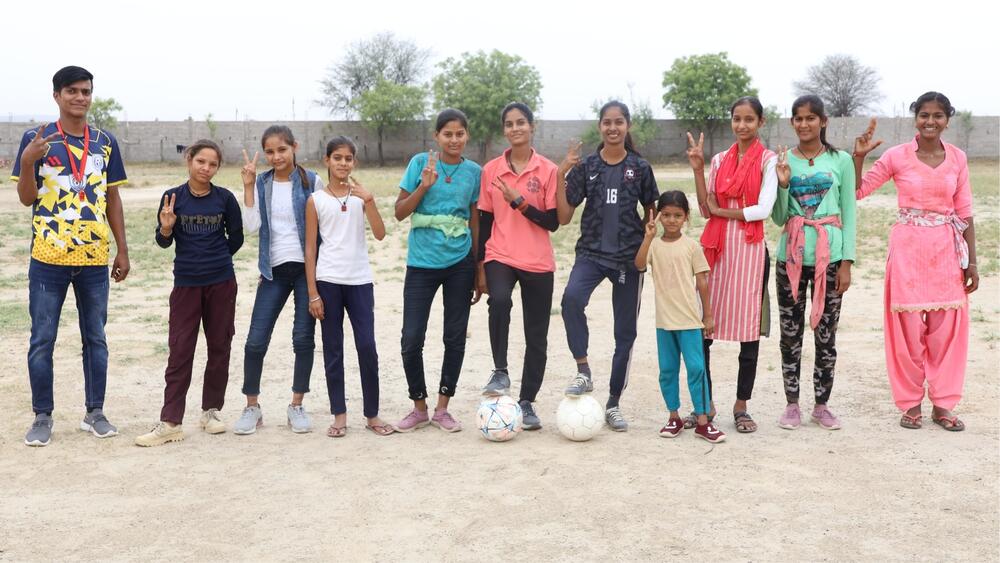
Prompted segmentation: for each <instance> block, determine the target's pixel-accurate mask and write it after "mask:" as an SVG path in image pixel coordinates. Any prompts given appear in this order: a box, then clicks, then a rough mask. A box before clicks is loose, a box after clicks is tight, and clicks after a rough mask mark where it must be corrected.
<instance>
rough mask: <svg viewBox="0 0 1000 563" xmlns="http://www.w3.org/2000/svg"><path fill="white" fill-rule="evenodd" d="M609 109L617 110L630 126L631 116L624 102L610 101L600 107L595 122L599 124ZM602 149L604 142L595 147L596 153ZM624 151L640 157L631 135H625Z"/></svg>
mask: <svg viewBox="0 0 1000 563" xmlns="http://www.w3.org/2000/svg"><path fill="white" fill-rule="evenodd" d="M611 108H618V110H619V111H621V112H622V116H623V117H625V123H627V124H628V125H629V126H631V125H632V114H631V113H630V112H629V111H628V106H627V105H625V103H624V102H620V101H618V100H611V101H610V102H608V103H606V104H604V105H603V106H601V111H599V112H597V122H598V123H600V122H601V121H602V120H603V119H604V114H605V113H607V111H608V110H609V109H611ZM603 148H604V141H601V144H599V145H597V152H601V149H603ZM625 150H626V151H628V152H631V153H635V155H636V156H642V155H641V154H639V151H637V150H635V144H634V143H633V142H632V133H625Z"/></svg>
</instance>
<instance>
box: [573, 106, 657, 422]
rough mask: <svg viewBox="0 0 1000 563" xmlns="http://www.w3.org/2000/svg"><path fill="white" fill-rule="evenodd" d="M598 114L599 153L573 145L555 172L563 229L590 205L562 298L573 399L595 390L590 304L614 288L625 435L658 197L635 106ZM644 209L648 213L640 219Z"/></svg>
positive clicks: (611, 409) (611, 413)
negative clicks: (649, 233) (645, 258)
mask: <svg viewBox="0 0 1000 563" xmlns="http://www.w3.org/2000/svg"><path fill="white" fill-rule="evenodd" d="M599 117H600V119H599V123H598V127H599V129H600V133H601V144H600V145H598V147H597V151H596V152H594V153H593V154H591V155H589V156H587V157H586V158H584V159H581V157H580V153H579V149H580V145H579V144H577V145H576V146H573V147H571V148H570V151H569V153H568V154H567V155H566V158H565V160H563V162H562V163H561V164H560V165H559V172H558V174H557V175H556V176H557V179H558V189H557V194H556V201H557V209H558V215H559V223H560V224H562V225H565V224H567V223H569V222H570V221H571V220H572V219H573V213H574V211H575V210H576V208H577V206H579V205H580V204H581V203H583V202H584V201H586V205H585V207H584V209H583V217H582V218H581V220H580V239H579V240H578V241H577V243H576V262H575V263H574V264H573V270H572V271H571V272H570V275H569V282H568V283H567V284H566V290H565V292H564V293H563V298H562V317H563V322H565V324H566V339H567V340H568V341H569V348H570V351H571V352H572V353H573V358H575V359H576V366H575V369H576V372H577V375H576V376H575V377H574V378H573V381H572V383H570V385H569V387H567V388H566V395H567V396H570V397H574V396H579V395H582V394H583V393H586V392H589V391H593V389H594V384H593V381H592V376H591V370H590V365H589V363H588V362H587V346H588V343H589V342H588V341H589V336H590V334H589V331H588V329H587V316H586V307H587V302H588V301H589V300H590V295H591V294H592V293H593V292H594V289H595V288H597V286H598V284H600V283H601V282H602V281H604V280H608V281H610V282H611V283H612V285H613V289H612V295H611V301H612V307H613V309H614V319H615V320H614V337H615V352H614V358H613V359H612V363H611V382H610V393H609V396H608V401H607V405H606V407H605V408H606V411H605V419H606V420H607V422H608V425H609V426H610V427H611V429H612V430H615V431H617V432H624V431H625V430H628V423H627V422H626V421H625V418H624V416H622V413H621V410H620V409H619V407H618V401H619V398H620V397H621V394H622V391H624V389H625V386H626V384H627V383H628V371H629V364H630V363H631V358H632V344H633V342H635V336H636V319H637V317H638V315H639V301H640V297H641V295H642V274H643V272H640V271H639V270H637V269H636V267H635V256H636V253H637V252H638V250H639V247H640V246H641V245H642V241H643V238H644V233H645V225H646V223H648V222H649V220H650V217H652V216H653V213H654V212H655V205H656V198H657V197H658V196H659V192H658V191H657V188H656V179H655V178H654V177H653V169H652V167H650V165H649V163H648V162H646V161H645V160H644V159H643V158H642V156H641V155H640V154H639V153H638V152H637V151H636V150H635V147H634V146H633V144H632V137H631V135H630V134H629V127H630V126H631V124H632V118H631V116H630V114H629V109H628V106H626V105H625V104H623V103H621V102H619V101H610V102H608V103H606V104H604V106H603V107H601V110H600V113H599ZM640 207H641V208H642V209H643V212H644V215H640V214H639V208H640Z"/></svg>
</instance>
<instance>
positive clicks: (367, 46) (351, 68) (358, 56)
mask: <svg viewBox="0 0 1000 563" xmlns="http://www.w3.org/2000/svg"><path fill="white" fill-rule="evenodd" d="M428 57H430V51H429V50H427V49H423V48H420V47H418V46H417V44H416V43H414V42H413V41H409V40H405V39H398V38H396V36H395V35H394V34H392V33H391V32H383V33H379V34H376V35H374V36H372V37H370V38H368V39H362V40H360V41H356V42H355V43H352V44H351V45H350V46H349V47H347V49H346V50H345V52H344V55H343V57H342V58H341V59H340V60H339V61H338V62H336V63H335V64H333V65H332V66H331V67H330V68H329V69H328V70H327V75H326V77H325V78H323V79H322V80H320V84H321V86H322V97H321V98H320V99H319V100H318V103H319V104H320V105H322V106H325V107H327V108H328V109H329V110H330V113H331V114H337V113H340V114H343V115H344V117H353V116H354V112H355V111H356V110H357V108H356V105H355V103H354V101H355V99H356V98H357V97H358V96H360V95H362V94H364V93H365V92H367V91H368V90H371V89H372V88H374V87H375V86H376V85H378V84H379V83H380V82H382V81H383V80H384V81H388V82H392V83H393V84H400V85H404V86H415V85H417V84H418V82H419V81H420V77H421V76H423V74H424V72H425V71H426V69H427V59H428Z"/></svg>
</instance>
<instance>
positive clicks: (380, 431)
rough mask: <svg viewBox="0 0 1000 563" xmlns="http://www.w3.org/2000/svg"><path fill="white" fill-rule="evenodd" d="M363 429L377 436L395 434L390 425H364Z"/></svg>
mask: <svg viewBox="0 0 1000 563" xmlns="http://www.w3.org/2000/svg"><path fill="white" fill-rule="evenodd" d="M365 428H367V429H368V430H371V431H372V432H373V433H375V434H376V435H378V436H388V435H389V434H395V433H396V429H395V428H393V427H392V425H391V424H366V425H365Z"/></svg>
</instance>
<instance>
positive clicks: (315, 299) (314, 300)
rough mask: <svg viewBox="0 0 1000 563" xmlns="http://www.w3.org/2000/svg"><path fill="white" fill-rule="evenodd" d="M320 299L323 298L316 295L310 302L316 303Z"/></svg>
mask: <svg viewBox="0 0 1000 563" xmlns="http://www.w3.org/2000/svg"><path fill="white" fill-rule="evenodd" d="M320 299H322V297H315V298H313V299H310V300H309V302H310V303H315V302H317V301H319V300H320Z"/></svg>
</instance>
